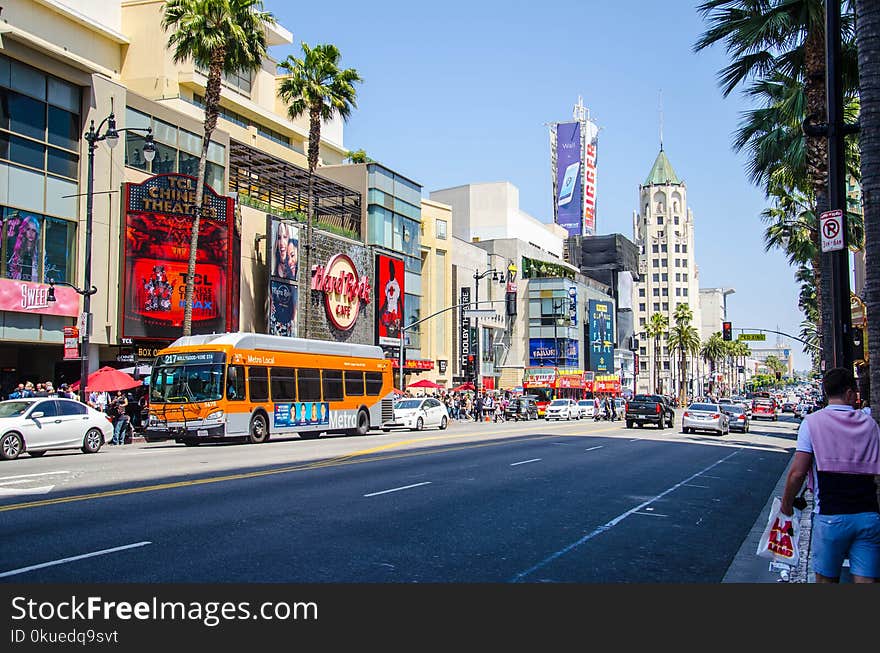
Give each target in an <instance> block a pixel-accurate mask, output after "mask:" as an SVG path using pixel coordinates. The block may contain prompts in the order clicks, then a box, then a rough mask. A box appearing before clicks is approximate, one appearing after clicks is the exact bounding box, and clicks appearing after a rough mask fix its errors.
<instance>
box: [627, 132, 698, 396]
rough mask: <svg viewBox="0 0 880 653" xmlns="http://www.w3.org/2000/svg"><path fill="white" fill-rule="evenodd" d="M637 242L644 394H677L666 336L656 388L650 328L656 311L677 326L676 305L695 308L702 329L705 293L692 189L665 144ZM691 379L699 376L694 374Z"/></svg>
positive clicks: (644, 197) (644, 192)
mask: <svg viewBox="0 0 880 653" xmlns="http://www.w3.org/2000/svg"><path fill="white" fill-rule="evenodd" d="M633 236H634V238H633V240H634V242H635V244H636V245H637V246H638V247H639V276H640V281H638V282H637V283H636V284H635V287H636V298H635V305H634V309H635V316H636V317H635V319H636V324H635V329H636V333H638V338H639V376H638V383H637V389H638V392H650V391H657V392H663V393H673V392H677V385H676V376H677V374H678V371H677V368H678V366H677V365H676V358H675V355H674V353H671V352H670V351H669V347H668V345H667V342H666V338H665V337H664V338H662V339H661V341H660V352H659V358H658V359H659V365H660V369H659V372H660V374H659V378H660V385H661V387H659V388H654V385H655V374H654V372H655V360H657V359H655V352H654V347H655V342H654V338H651V337H649V336H648V334H647V326H648V324H649V322H650V320H651V316H652V315H654V314H655V313H659V314H662V315H664V316H665V317H666V318H667V320H668V323H669V325H670V326H671V325H673V324H675V320H674V317H673V316H674V314H675V307H676V306H677V305H678V304H682V303H683V304H689V305H690V307H691V310H692V311H693V315H694V319H693V322H692V326H694V328H695V329H696V330H697V333H700V332H701V330H702V323H701V311H700V306H699V301H700V292H699V288H700V285H699V279H698V270H697V264H696V253H695V240H694V216H693V212H692V211H691V209H690V208H689V207H688V205H687V185H686V184H685V183H684V181H682V180H681V179H679V177H678V175H676V174H675V170H674V169H673V168H672V164H671V163H670V162H669V159H668V158H667V156H666V152H664V151H663V148H662V146H661V148H660V152H659V153H658V154H657V158H656V159H655V161H654V165H653V166H652V167H651V171H650V172H649V173H648V176H647V178H646V179H645V181H644V183H643V184H641V185H640V186H639V211H637V212H634V213H633ZM689 377H690V378H691V379H693V378H694V375H693V374H690V375H689Z"/></svg>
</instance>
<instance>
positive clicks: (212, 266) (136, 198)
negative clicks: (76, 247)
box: [120, 174, 238, 340]
mask: <svg viewBox="0 0 880 653" xmlns="http://www.w3.org/2000/svg"><path fill="white" fill-rule="evenodd" d="M125 187H126V188H125V206H126V209H127V210H126V214H125V230H124V234H123V258H124V262H123V279H122V284H121V286H122V288H121V290H122V300H121V302H120V303H121V306H122V320H121V324H122V334H121V335H122V337H126V338H138V339H145V340H174V339H176V338H178V337H180V335H181V334H182V327H183V316H184V299H185V296H186V276H187V269H188V262H189V245H190V238H191V235H192V216H193V213H194V211H195V208H196V207H195V189H196V179H195V178H194V177H190V176H188V175H179V174H165V175H157V176H155V177H151V178H150V179H147V180H146V181H145V182H144V183H142V184H126V185H125ZM231 218H232V199H231V198H229V197H222V196H220V195H217V194H216V193H215V192H214V191H213V189H211V188H210V187H208V186H206V187H205V197H204V202H203V213H202V217H201V220H200V223H199V241H198V251H197V254H196V267H195V277H194V279H195V287H194V291H193V308H192V333H193V334H198V333H222V332H224V331H230V330H233V328H234V324H233V322H234V319H233V314H234V313H236V311H234V308H236V306H235V304H236V302H237V301H238V300H237V297H236V296H235V295H237V293H235V289H236V288H237V284H236V283H234V280H235V279H234V277H235V276H236V275H237V272H236V269H237V268H236V267H235V266H234V265H233V245H234V244H233V229H230V221H231Z"/></svg>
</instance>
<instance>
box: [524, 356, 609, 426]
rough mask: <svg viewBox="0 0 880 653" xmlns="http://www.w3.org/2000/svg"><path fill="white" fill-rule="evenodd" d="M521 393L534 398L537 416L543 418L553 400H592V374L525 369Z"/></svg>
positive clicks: (550, 368) (533, 368)
mask: <svg viewBox="0 0 880 653" xmlns="http://www.w3.org/2000/svg"><path fill="white" fill-rule="evenodd" d="M522 387H523V393H525V394H528V395H532V396H534V397H535V404H536V405H537V406H538V416H540V417H543V416H544V414H545V412H546V410H547V405H548V404H549V403H550V402H551V401H553V400H554V399H574V400H575V401H578V400H579V399H592V398H593V373H592V372H586V373H585V372H583V371H581V370H566V369H560V368H557V367H527V368H526V370H525V374H524V375H523V383H522Z"/></svg>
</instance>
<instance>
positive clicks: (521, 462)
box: [510, 458, 541, 467]
mask: <svg viewBox="0 0 880 653" xmlns="http://www.w3.org/2000/svg"><path fill="white" fill-rule="evenodd" d="M539 460H541V459H540V458H532V459H531V460H520V461H519V462H518V463H510V466H511V467H513V466H515V465H525V464H526V463H536V462H538V461H539Z"/></svg>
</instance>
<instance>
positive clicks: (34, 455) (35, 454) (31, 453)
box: [27, 449, 46, 458]
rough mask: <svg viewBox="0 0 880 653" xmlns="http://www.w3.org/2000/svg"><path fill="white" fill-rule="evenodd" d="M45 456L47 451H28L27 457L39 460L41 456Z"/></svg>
mask: <svg viewBox="0 0 880 653" xmlns="http://www.w3.org/2000/svg"><path fill="white" fill-rule="evenodd" d="M45 454H46V450H45V449H43V450H42V451H28V452H27V455H28V456H30V457H31V458H39V457H40V456H43V455H45Z"/></svg>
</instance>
